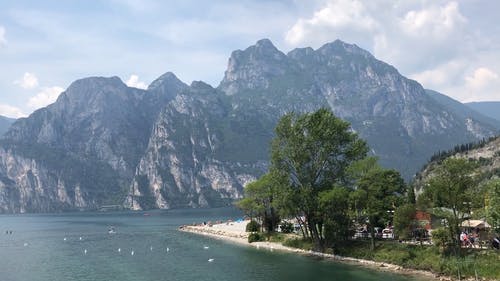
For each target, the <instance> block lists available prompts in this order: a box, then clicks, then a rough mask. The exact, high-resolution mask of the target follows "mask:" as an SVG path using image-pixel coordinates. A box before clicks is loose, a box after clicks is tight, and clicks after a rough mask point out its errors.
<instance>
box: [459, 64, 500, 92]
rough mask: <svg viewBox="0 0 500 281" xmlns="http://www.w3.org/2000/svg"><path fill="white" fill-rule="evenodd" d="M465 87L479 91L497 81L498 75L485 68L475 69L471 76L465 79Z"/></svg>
mask: <svg viewBox="0 0 500 281" xmlns="http://www.w3.org/2000/svg"><path fill="white" fill-rule="evenodd" d="M465 81H466V86H467V87H468V88H471V89H475V90H481V89H484V88H486V87H488V86H489V85H491V84H492V83H494V82H496V81H498V74H496V73H495V72H493V71H491V70H490V69H488V68H486V67H480V68H477V69H476V70H475V71H474V73H473V74H472V75H471V76H467V77H465Z"/></svg>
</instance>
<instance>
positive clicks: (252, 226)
mask: <svg viewBox="0 0 500 281" xmlns="http://www.w3.org/2000/svg"><path fill="white" fill-rule="evenodd" d="M259 229H260V224H259V223H258V222H257V221H254V220H251V221H250V222H249V223H248V224H247V226H246V229H245V230H246V232H257V231H259Z"/></svg>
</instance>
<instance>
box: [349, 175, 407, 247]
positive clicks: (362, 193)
mask: <svg viewBox="0 0 500 281" xmlns="http://www.w3.org/2000/svg"><path fill="white" fill-rule="evenodd" d="M405 191H406V188H405V183H404V180H403V178H402V177H401V175H400V174H399V172H398V171H396V170H386V169H373V170H371V171H369V172H368V173H367V174H366V175H365V176H363V177H362V178H361V179H360V180H359V182H358V184H357V189H356V191H354V192H353V193H352V195H351V201H355V202H357V208H360V209H361V214H363V215H364V218H365V222H367V223H368V228H369V230H370V234H371V235H370V236H371V247H372V249H374V248H375V231H374V228H375V227H376V226H383V225H386V224H388V223H391V220H392V214H393V211H394V210H395V208H396V207H397V206H398V205H399V204H401V203H402V202H403V200H404V199H403V194H404V192H405Z"/></svg>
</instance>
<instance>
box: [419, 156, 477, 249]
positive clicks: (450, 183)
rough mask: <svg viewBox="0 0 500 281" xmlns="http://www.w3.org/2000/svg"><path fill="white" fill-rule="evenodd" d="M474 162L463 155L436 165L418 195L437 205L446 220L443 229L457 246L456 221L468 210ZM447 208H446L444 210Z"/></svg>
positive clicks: (473, 181)
mask: <svg viewBox="0 0 500 281" xmlns="http://www.w3.org/2000/svg"><path fill="white" fill-rule="evenodd" d="M476 166H477V165H476V163H475V162H472V161H469V160H467V159H463V158H448V159H446V160H444V161H443V163H442V164H441V165H440V166H439V167H438V168H437V170H436V172H435V175H434V176H433V177H432V178H431V179H430V180H429V182H428V184H427V185H426V188H425V190H424V192H423V194H422V195H421V196H420V197H422V198H420V197H419V200H421V201H422V202H427V205H430V206H429V207H434V208H437V210H439V211H440V214H441V215H443V216H445V217H446V219H447V220H448V224H447V229H448V231H449V234H450V236H451V237H452V240H453V242H454V244H455V246H458V245H459V241H460V239H459V235H460V224H461V222H462V220H463V218H464V216H465V215H466V214H467V213H469V212H470V206H469V204H468V203H470V202H471V201H472V197H473V196H472V193H473V192H472V191H473V187H474V186H475V184H476V183H475V178H474V170H475V168H476ZM447 210H449V211H447Z"/></svg>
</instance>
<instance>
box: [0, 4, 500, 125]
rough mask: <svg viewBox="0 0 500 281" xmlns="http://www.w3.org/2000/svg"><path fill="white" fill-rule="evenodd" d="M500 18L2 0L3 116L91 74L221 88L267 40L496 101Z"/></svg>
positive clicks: (340, 7) (484, 11) (468, 97)
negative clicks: (336, 51) (339, 52)
mask: <svg viewBox="0 0 500 281" xmlns="http://www.w3.org/2000/svg"><path fill="white" fill-rule="evenodd" d="M499 13H500V1H491V0H463V1H445V0H443V1H441V0H400V1H398V0H369V1H368V0H366V1H359V0H239V1H234V0H224V1H223V0H211V1H201V0H199V1H198V0H197V1H195V0H183V1H173V0H171V1H161V0H159V1H153V0H106V1H104V0H102V1H100V0H89V1H85V0H78V1H77V0H66V1H59V0H52V1H51V0H44V1H38V0H37V1H24V0H2V1H0V115H4V116H8V117H13V118H18V117H23V116H27V115H29V114H30V113H31V112H33V111H34V110H36V109H38V108H41V107H44V106H46V105H48V104H50V103H52V102H54V101H55V100H56V99H57V97H58V95H59V94H60V93H61V92H63V91H64V89H66V88H67V87H68V86H69V85H70V84H71V83H72V82H73V81H75V80H77V79H81V78H84V77H89V76H106V77H110V76H118V77H120V78H121V79H122V80H123V81H124V82H125V83H126V84H127V85H129V86H131V87H137V88H146V87H147V85H148V84H149V83H151V82H152V81H153V80H154V79H156V78H157V77H159V76H160V75H161V74H163V73H165V72H167V71H172V72H174V73H175V74H176V75H177V77H179V79H181V80H183V81H184V82H186V83H188V84H189V83H191V81H193V80H202V81H205V82H207V83H209V84H211V85H212V86H214V87H216V86H217V85H218V84H219V82H220V81H221V80H222V78H223V76H224V71H225V69H226V67H227V62H228V58H229V56H230V54H231V52H232V51H234V50H237V49H245V48H247V47H248V46H250V45H253V44H255V42H256V41H258V40H259V39H262V38H268V39H270V40H271V41H272V42H273V43H274V44H275V45H276V46H277V47H278V48H279V49H280V50H281V51H283V52H285V53H286V52H288V51H290V50H292V49H294V48H297V47H307V46H311V47H313V48H315V49H316V48H319V47H320V46H322V45H323V44H325V43H328V42H332V41H334V40H336V39H340V40H343V41H345V42H347V43H353V44H356V45H358V46H359V47H361V48H364V49H366V50H368V51H370V52H371V53H372V54H373V55H374V56H375V57H377V58H378V59H380V60H383V61H385V62H387V63H389V64H391V65H393V66H394V67H396V68H397V69H398V70H399V71H400V73H401V74H403V75H405V76H407V77H409V78H411V79H414V80H417V81H418V82H420V83H421V84H422V85H423V86H424V87H425V88H428V89H433V90H436V91H439V92H441V93H444V94H446V95H448V96H450V97H452V98H454V99H457V100H459V101H461V102H471V101H500V24H498V23H499V22H498V18H497V17H498V15H499Z"/></svg>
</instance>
